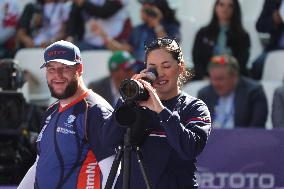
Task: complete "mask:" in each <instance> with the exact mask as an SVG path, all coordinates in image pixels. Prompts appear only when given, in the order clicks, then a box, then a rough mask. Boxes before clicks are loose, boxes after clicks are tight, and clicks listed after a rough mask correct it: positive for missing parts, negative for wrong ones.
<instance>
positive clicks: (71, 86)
mask: <svg viewBox="0 0 284 189" xmlns="http://www.w3.org/2000/svg"><path fill="white" fill-rule="evenodd" d="M48 88H49V90H50V93H51V96H52V97H54V98H57V99H66V98H69V97H71V96H73V95H74V94H75V93H76V91H77V89H78V84H77V80H76V78H73V79H72V80H71V81H70V83H68V85H67V87H66V88H65V91H64V92H63V93H62V94H57V93H56V92H55V91H54V89H53V87H52V86H51V85H50V84H49V83H48Z"/></svg>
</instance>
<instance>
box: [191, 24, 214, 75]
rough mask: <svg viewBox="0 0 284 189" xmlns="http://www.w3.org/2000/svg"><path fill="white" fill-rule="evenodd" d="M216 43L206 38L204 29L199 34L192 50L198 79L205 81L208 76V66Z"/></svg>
mask: <svg viewBox="0 0 284 189" xmlns="http://www.w3.org/2000/svg"><path fill="white" fill-rule="evenodd" d="M214 43H215V42H213V41H211V40H209V39H208V38H207V37H206V35H205V31H204V29H201V30H199V31H198V32H197V34H196V37H195V40H194V44H193V48H192V61H193V64H194V72H195V73H194V75H195V78H196V79H203V77H205V76H207V75H208V74H207V65H208V62H209V60H210V58H211V56H212V49H213V45H214Z"/></svg>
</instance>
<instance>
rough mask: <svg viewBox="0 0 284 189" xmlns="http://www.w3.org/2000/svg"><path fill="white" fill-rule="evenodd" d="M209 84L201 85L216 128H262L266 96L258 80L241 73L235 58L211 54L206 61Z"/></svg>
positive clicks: (265, 115)
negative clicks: (212, 55) (207, 63)
mask: <svg viewBox="0 0 284 189" xmlns="http://www.w3.org/2000/svg"><path fill="white" fill-rule="evenodd" d="M208 72H209V78H210V84H209V85H208V86H205V87H204V88H202V89H200V91H199V92H198V98H200V99H201V100H203V101H204V102H205V103H206V104H207V105H208V108H209V111H210V113H211V115H212V125H213V127H215V128H226V129H231V128H236V127H246V128H248V127H259V128H265V122H266V120H267V115H268V105H267V99H266V96H265V93H264V90H263V87H262V86H261V84H259V83H257V82H256V81H254V80H252V79H250V78H247V77H244V76H241V75H240V74H239V64H238V62H237V59H236V58H234V57H232V56H230V55H220V56H214V57H212V59H211V60H210V62H209V65H208Z"/></svg>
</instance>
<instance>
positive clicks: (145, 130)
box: [115, 101, 152, 146]
mask: <svg viewBox="0 0 284 189" xmlns="http://www.w3.org/2000/svg"><path fill="white" fill-rule="evenodd" d="M150 116H151V112H150V110H149V109H147V108H145V107H140V106H138V105H137V104H136V103H135V102H127V101H126V102H124V103H123V104H122V105H121V106H120V107H119V108H118V109H117V110H116V111H115V120H116V122H117V123H118V124H119V126H121V127H124V128H130V133H131V134H130V143H131V145H138V146H139V145H141V144H143V142H144V140H145V138H146V137H147V136H148V135H149V132H150V130H151V129H152V128H151V127H150V125H151V124H150V120H149V117H150Z"/></svg>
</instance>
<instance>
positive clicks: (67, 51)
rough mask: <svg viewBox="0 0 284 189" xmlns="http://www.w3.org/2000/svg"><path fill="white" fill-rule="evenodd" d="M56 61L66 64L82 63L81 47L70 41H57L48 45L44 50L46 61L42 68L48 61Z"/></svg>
mask: <svg viewBox="0 0 284 189" xmlns="http://www.w3.org/2000/svg"><path fill="white" fill-rule="evenodd" d="M51 61H55V62H60V63H62V64H66V65H70V66H71V65H75V64H81V63H82V59H81V53H80V50H79V48H78V47H77V46H76V45H74V44H73V43H70V42H68V41H63V40H61V41H57V42H55V43H52V44H51V45H49V46H48V47H46V49H45V51H44V63H43V64H42V65H41V67H40V68H43V67H45V66H46V65H47V63H48V62H51Z"/></svg>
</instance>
